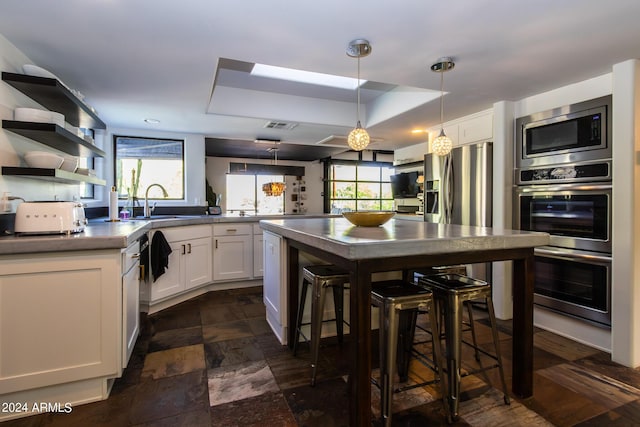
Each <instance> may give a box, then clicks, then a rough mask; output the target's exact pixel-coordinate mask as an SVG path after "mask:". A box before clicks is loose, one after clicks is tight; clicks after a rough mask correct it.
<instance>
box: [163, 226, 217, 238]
mask: <svg viewBox="0 0 640 427" xmlns="http://www.w3.org/2000/svg"><path fill="white" fill-rule="evenodd" d="M160 231H162V234H164V238H165V239H167V242H179V241H180V240H190V239H198V238H200V237H211V226H210V225H189V226H186V227H168V228H162V229H160Z"/></svg>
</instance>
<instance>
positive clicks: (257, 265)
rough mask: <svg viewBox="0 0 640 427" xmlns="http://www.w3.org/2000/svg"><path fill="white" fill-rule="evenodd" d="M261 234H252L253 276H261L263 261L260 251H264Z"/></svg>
mask: <svg viewBox="0 0 640 427" xmlns="http://www.w3.org/2000/svg"><path fill="white" fill-rule="evenodd" d="M263 240H264V239H263V237H262V234H254V235H253V277H262V276H263V274H264V272H263V263H264V260H263V258H262V253H263V251H264V249H263V247H262V245H263Z"/></svg>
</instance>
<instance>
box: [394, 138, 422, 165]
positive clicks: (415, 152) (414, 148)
mask: <svg viewBox="0 0 640 427" xmlns="http://www.w3.org/2000/svg"><path fill="white" fill-rule="evenodd" d="M428 150H429V142H428V141H425V142H421V143H420V144H415V145H410V146H408V147H403V148H398V149H397V150H395V151H394V152H393V165H394V166H399V165H404V164H408V163H415V162H422V161H424V155H425V154H427V152H428Z"/></svg>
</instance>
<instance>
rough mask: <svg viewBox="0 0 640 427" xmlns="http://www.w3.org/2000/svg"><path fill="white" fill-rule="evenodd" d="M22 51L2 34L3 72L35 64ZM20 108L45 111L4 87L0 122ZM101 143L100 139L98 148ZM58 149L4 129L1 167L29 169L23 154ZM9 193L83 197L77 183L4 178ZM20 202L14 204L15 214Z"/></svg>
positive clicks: (0, 186) (0, 180)
mask: <svg viewBox="0 0 640 427" xmlns="http://www.w3.org/2000/svg"><path fill="white" fill-rule="evenodd" d="M32 63H33V62H32V61H31V60H29V58H27V57H26V56H25V55H24V54H23V53H22V52H20V51H19V50H18V49H17V48H16V47H15V46H14V45H12V44H11V43H10V42H9V41H8V40H7V39H6V38H4V37H3V36H2V35H0V70H1V71H7V72H11V73H22V65H24V64H32ZM16 107H31V108H41V109H44V107H42V106H41V105H39V104H38V103H36V102H35V101H33V100H31V99H30V98H28V97H27V96H25V95H23V94H22V93H21V92H19V91H18V90H16V89H14V88H13V87H11V86H10V85H8V84H6V83H4V82H2V83H1V84H0V120H13V110H14V108H16ZM100 144H101V140H100V137H99V136H98V137H97V138H96V145H98V146H100ZM32 150H37V151H50V152H55V150H53V149H51V148H49V147H47V146H45V145H42V144H39V143H37V142H35V141H32V140H30V139H28V138H25V137H22V136H20V135H17V134H14V133H13V132H10V131H8V130H4V129H2V130H0V166H26V164H25V163H24V160H23V159H22V155H23V154H24V153H25V152H27V151H32ZM4 192H8V193H10V195H12V196H19V197H23V198H24V199H26V200H54V199H57V200H73V199H75V198H79V188H78V185H76V184H62V183H53V182H47V181H43V180H37V179H30V178H19V177H13V176H2V175H0V196H1V195H2V193H4ZM18 203H19V202H17V201H14V202H13V203H12V209H11V210H12V212H15V208H16V206H17V204H18Z"/></svg>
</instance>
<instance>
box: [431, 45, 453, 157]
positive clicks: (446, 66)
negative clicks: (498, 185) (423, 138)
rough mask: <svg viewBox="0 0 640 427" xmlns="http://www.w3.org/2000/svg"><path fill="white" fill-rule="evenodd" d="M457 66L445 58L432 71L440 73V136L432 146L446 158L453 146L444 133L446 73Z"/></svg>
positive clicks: (434, 65) (432, 67)
mask: <svg viewBox="0 0 640 427" xmlns="http://www.w3.org/2000/svg"><path fill="white" fill-rule="evenodd" d="M455 65H456V64H455V63H454V62H453V61H452V60H451V58H449V57H443V58H440V59H438V62H436V63H435V64H433V65H432V66H431V71H434V72H436V73H440V135H438V137H437V138H436V139H434V140H433V143H432V144H431V151H433V153H434V154H435V155H437V156H446V155H447V154H449V153H450V152H451V147H452V146H453V142H452V141H451V138H449V137H448V136H447V135H445V133H444V73H446V72H447V71H449V70H451V69H453V67H454V66H455Z"/></svg>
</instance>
